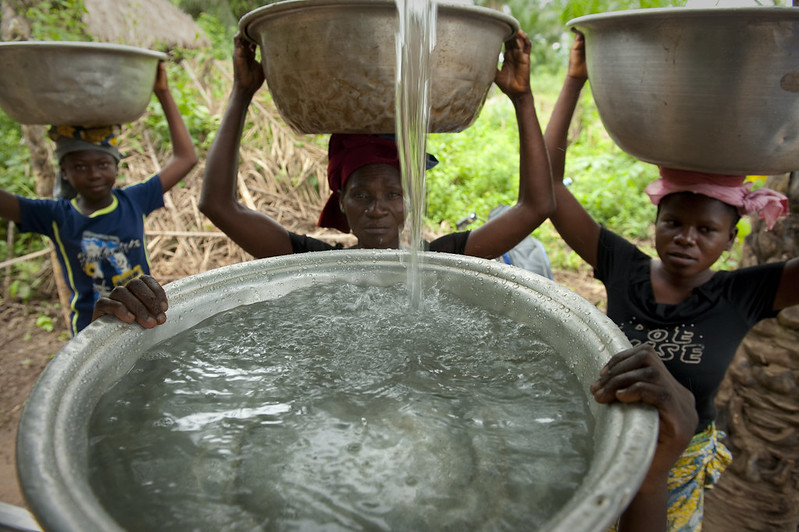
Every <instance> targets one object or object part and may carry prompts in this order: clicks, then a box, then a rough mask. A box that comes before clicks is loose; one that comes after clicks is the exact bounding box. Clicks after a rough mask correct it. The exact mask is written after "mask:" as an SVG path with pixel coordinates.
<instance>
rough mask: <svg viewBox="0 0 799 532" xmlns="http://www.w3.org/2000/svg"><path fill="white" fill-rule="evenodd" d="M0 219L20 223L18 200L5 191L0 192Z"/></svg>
mask: <svg viewBox="0 0 799 532" xmlns="http://www.w3.org/2000/svg"><path fill="white" fill-rule="evenodd" d="M0 218H3V219H6V220H10V221H12V222H14V223H19V222H20V212H19V198H17V197H16V196H15V195H14V194H11V193H10V192H6V191H5V190H0Z"/></svg>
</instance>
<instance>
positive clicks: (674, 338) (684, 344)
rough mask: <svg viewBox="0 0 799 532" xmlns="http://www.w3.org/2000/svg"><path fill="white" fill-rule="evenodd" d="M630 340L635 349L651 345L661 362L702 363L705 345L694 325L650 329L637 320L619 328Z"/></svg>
mask: <svg viewBox="0 0 799 532" xmlns="http://www.w3.org/2000/svg"><path fill="white" fill-rule="evenodd" d="M619 328H620V329H621V330H622V332H623V333H624V334H625V336H627V338H628V339H629V340H630V343H631V344H632V345H633V347H635V346H637V345H640V344H648V345H651V346H652V347H653V348H654V350H655V352H656V353H657V354H658V356H659V357H660V359H661V360H663V361H664V362H668V361H671V360H679V361H680V362H682V363H684V364H699V363H701V362H702V354H703V352H704V344H703V343H702V342H701V338H698V337H697V335H696V333H695V332H694V325H693V324H690V325H689V324H684V325H680V326H675V327H671V328H657V329H648V328H647V327H645V326H644V325H643V324H642V323H640V322H638V321H637V320H636V319H635V318H631V319H630V321H628V322H627V323H623V324H621V325H620V327H619Z"/></svg>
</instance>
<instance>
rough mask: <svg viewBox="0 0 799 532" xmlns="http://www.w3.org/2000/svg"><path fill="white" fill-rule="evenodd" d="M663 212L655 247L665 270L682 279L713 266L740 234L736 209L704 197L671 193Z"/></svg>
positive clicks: (657, 223) (664, 203) (664, 202)
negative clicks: (736, 221) (736, 223)
mask: <svg viewBox="0 0 799 532" xmlns="http://www.w3.org/2000/svg"><path fill="white" fill-rule="evenodd" d="M659 210H660V213H659V215H658V217H657V220H656V221H655V248H656V249H657V253H658V256H659V257H660V260H661V261H662V263H663V265H664V267H665V268H666V269H667V270H668V271H670V272H671V273H673V274H675V275H678V276H683V277H688V276H692V275H696V274H699V273H702V272H703V271H704V270H707V269H708V268H710V267H712V266H713V264H714V263H715V262H716V260H717V259H718V258H719V257H720V256H721V254H722V253H723V252H724V251H726V250H729V249H730V247H731V246H732V244H733V242H734V241H735V236H736V235H737V234H738V229H737V227H736V226H735V218H736V216H735V212H734V210H733V208H732V207H730V206H729V205H727V204H726V203H723V202H721V201H719V200H717V199H713V198H710V197H708V196H704V195H702V194H692V193H690V192H689V193H677V194H670V195H668V196H666V197H664V198H663V200H662V201H661V203H660V209H659Z"/></svg>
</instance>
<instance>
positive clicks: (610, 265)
mask: <svg viewBox="0 0 799 532" xmlns="http://www.w3.org/2000/svg"><path fill="white" fill-rule="evenodd" d="M638 255H642V253H641V251H639V250H638V248H636V247H635V246H634V245H633V244H631V243H630V242H627V241H626V240H625V239H624V238H622V237H620V236H619V235H617V234H616V233H614V232H613V231H610V230H608V229H606V228H604V227H603V228H602V229H601V230H600V232H599V243H598V246H597V267H596V268H595V269H594V277H596V278H597V279H599V280H600V281H602V282H603V283H606V282H607V281H611V279H610V276H611V272H613V271H614V266H615V264H632V263H633V260H632V259H634V258H640V257H637V256H638ZM643 258H646V257H643ZM614 263H615V264H614ZM606 284H607V283H606Z"/></svg>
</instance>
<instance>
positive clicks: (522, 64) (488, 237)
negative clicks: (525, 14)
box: [465, 31, 555, 258]
mask: <svg viewBox="0 0 799 532" xmlns="http://www.w3.org/2000/svg"><path fill="white" fill-rule="evenodd" d="M495 82H496V84H497V86H498V87H499V88H500V89H501V90H502V92H504V93H505V94H507V95H508V97H509V98H510V99H511V101H512V102H513V107H514V109H515V111H516V121H517V123H518V127H519V146H520V153H519V197H518V200H517V202H516V205H514V206H513V207H511V208H510V209H508V210H507V211H505V212H504V213H502V214H501V215H500V216H497V217H496V218H493V219H492V220H489V221H488V222H486V223H485V224H484V225H482V226H480V227H479V228H477V229H475V230H474V231H472V232H471V234H470V235H469V239H468V240H467V241H466V249H465V254H466V255H473V256H477V257H483V258H494V257H498V256H500V255H502V254H503V253H505V252H507V251H509V250H510V249H512V248H513V247H514V246H516V244H518V243H519V242H521V241H522V240H523V239H524V238H525V237H527V236H529V234H530V233H531V232H532V231H533V230H534V229H535V228H536V227H538V226H539V225H541V223H543V221H544V220H546V219H547V217H548V216H549V215H550V214H551V213H552V212H553V211H554V209H555V196H554V193H553V190H552V176H551V173H550V170H549V161H548V159H547V151H546V146H544V137H543V135H542V134H541V126H540V125H539V123H538V116H537V115H536V112H535V102H534V100H533V93H532V92H531V90H530V39H529V38H528V37H527V35H525V34H524V33H523V32H521V31H520V32H519V33H518V34H517V35H516V36H515V37H514V38H513V39H511V40H509V41H508V42H507V43H505V59H504V61H503V63H502V69H501V70H500V71H499V72H497V76H496V79H495Z"/></svg>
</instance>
